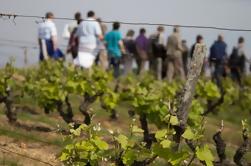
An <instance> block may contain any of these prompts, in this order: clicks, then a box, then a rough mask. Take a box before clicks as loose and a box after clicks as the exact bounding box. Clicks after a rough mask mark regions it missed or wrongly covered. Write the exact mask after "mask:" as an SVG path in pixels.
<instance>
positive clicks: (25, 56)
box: [24, 47, 28, 66]
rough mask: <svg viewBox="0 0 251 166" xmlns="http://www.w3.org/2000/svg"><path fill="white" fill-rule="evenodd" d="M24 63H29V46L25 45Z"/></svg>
mask: <svg viewBox="0 0 251 166" xmlns="http://www.w3.org/2000/svg"><path fill="white" fill-rule="evenodd" d="M24 65H25V66H27V65H28V48H27V47H24Z"/></svg>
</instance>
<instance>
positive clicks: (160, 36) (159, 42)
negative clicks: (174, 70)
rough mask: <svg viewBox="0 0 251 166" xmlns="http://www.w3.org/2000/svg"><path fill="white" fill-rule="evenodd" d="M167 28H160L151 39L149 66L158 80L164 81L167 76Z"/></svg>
mask: <svg viewBox="0 0 251 166" xmlns="http://www.w3.org/2000/svg"><path fill="white" fill-rule="evenodd" d="M164 32H165V28H164V27H163V26H158V27H157V31H156V32H155V33H154V34H152V35H150V37H149V48H150V49H149V64H150V70H151V71H153V73H154V74H155V75H156V77H157V79H158V80H160V79H162V76H163V75H165V73H164V72H165V64H164V60H165V58H166V49H165V36H164Z"/></svg>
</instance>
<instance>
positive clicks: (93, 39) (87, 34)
mask: <svg viewBox="0 0 251 166" xmlns="http://www.w3.org/2000/svg"><path fill="white" fill-rule="evenodd" d="M101 34H102V31H101V28H100V25H99V23H98V22H97V21H95V19H93V18H88V19H86V20H85V21H82V22H81V24H80V25H79V27H78V30H77V33H76V35H77V37H78V38H79V50H81V49H84V48H88V49H95V48H96V47H97V36H98V35H101Z"/></svg>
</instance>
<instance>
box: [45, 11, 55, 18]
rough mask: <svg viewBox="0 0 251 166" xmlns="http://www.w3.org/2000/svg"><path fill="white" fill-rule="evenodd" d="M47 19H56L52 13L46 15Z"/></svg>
mask: <svg viewBox="0 0 251 166" xmlns="http://www.w3.org/2000/svg"><path fill="white" fill-rule="evenodd" d="M45 18H46V19H53V18H54V14H53V13H52V12H47V13H46V14H45Z"/></svg>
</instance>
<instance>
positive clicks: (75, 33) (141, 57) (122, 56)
mask: <svg viewBox="0 0 251 166" xmlns="http://www.w3.org/2000/svg"><path fill="white" fill-rule="evenodd" d="M53 18H54V16H53V13H51V12H48V13H47V14H46V20H45V22H43V23H41V24H40V25H39V30H38V31H39V33H38V38H39V46H40V60H41V61H42V60H45V59H48V58H53V59H58V58H63V57H64V55H63V53H62V51H60V49H59V48H58V42H57V30H56V26H55V24H54V23H53ZM66 30H67V31H68V33H69V35H68V36H69V42H68V47H67V53H70V54H71V55H72V58H73V63H74V64H75V65H76V66H80V67H83V68H86V69H88V68H91V67H92V66H93V65H94V64H96V65H99V66H101V67H102V68H103V69H104V70H108V69H113V71H114V77H116V78H117V77H119V76H120V75H121V74H128V73H130V72H132V71H133V61H135V62H136V64H137V71H136V72H137V74H142V73H144V72H145V70H146V64H147V62H149V69H150V71H151V72H152V73H153V74H154V75H155V76H156V78H157V79H159V80H160V79H167V80H169V81H172V80H173V79H174V78H179V79H181V80H185V79H186V76H187V74H188V64H189V61H190V60H191V59H192V57H193V52H194V49H195V45H196V44H197V43H203V37H202V36H201V35H198V36H197V37H196V42H195V44H194V45H193V46H192V47H191V49H189V48H188V46H187V43H186V41H185V40H182V39H181V36H180V29H179V27H174V28H173V33H172V34H171V35H170V36H168V38H167V42H165V35H164V31H165V28H164V27H162V26H159V27H157V30H156V32H155V33H154V34H152V35H150V36H149V37H147V36H146V29H144V28H141V29H140V30H139V34H138V35H137V36H136V37H134V36H135V31H134V30H129V31H128V32H127V34H126V36H125V37H123V36H122V33H121V32H120V23H119V22H114V23H113V26H112V30H111V31H109V32H108V31H107V26H106V25H105V24H104V23H103V22H102V21H101V19H99V18H97V17H96V16H95V13H94V12H93V11H89V12H88V13H87V18H86V19H84V20H83V19H82V17H81V14H80V13H79V12H77V13H76V14H75V21H74V22H73V23H71V24H69V25H68V26H67V28H66ZM243 47H244V38H243V37H240V38H239V40H238V45H237V46H236V47H234V49H233V51H232V53H231V55H230V56H228V55H227V52H226V48H227V44H226V43H225V42H224V40H223V36H221V35H219V36H218V39H217V41H215V43H214V44H213V45H212V46H211V48H210V55H209V58H208V62H209V63H208V64H209V66H210V68H213V72H212V78H213V79H214V80H215V81H216V83H217V85H219V86H221V83H220V82H221V81H220V80H221V77H222V76H225V75H227V74H230V75H231V77H232V78H233V80H236V81H237V82H238V83H239V84H240V85H241V75H242V74H244V72H245V62H246V58H245V53H244V51H243V50H244V49H243ZM205 65H206V63H205ZM121 66H123V70H121ZM121 71H122V72H121Z"/></svg>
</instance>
